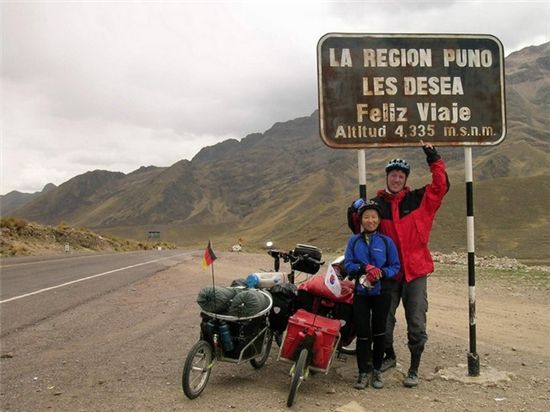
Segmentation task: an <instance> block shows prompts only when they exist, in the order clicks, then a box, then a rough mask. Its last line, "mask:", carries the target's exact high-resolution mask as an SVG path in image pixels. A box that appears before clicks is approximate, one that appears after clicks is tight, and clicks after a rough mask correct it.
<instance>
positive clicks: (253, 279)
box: [245, 273, 260, 288]
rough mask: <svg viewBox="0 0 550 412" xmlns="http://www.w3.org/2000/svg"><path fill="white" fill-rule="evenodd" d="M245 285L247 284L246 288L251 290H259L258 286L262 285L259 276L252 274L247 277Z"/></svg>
mask: <svg viewBox="0 0 550 412" xmlns="http://www.w3.org/2000/svg"><path fill="white" fill-rule="evenodd" d="M245 283H246V286H248V287H249V288H257V287H258V285H259V284H260V278H259V277H258V275H257V274H255V273H251V274H250V275H248V276H247V277H246V279H245Z"/></svg>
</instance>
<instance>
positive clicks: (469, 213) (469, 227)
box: [464, 146, 479, 376]
mask: <svg viewBox="0 0 550 412" xmlns="http://www.w3.org/2000/svg"><path fill="white" fill-rule="evenodd" d="M464 174H465V177H466V179H465V180H466V236H467V239H468V241H467V243H468V303H469V304H468V312H469V315H470V316H469V318H470V351H469V352H468V375H470V376H479V356H478V354H477V349H476V263H475V242H474V186H473V168H472V148H471V147H470V146H468V147H465V148H464Z"/></svg>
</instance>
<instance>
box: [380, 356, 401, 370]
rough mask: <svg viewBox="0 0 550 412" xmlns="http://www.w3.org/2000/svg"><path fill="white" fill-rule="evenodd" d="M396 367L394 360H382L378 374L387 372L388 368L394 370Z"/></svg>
mask: <svg viewBox="0 0 550 412" xmlns="http://www.w3.org/2000/svg"><path fill="white" fill-rule="evenodd" d="M396 365H397V360H396V359H395V358H384V360H383V361H382V366H381V367H380V372H384V371H387V370H388V369H390V368H395V366H396Z"/></svg>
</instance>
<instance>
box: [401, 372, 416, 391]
mask: <svg viewBox="0 0 550 412" xmlns="http://www.w3.org/2000/svg"><path fill="white" fill-rule="evenodd" d="M403 385H405V387H407V388H414V387H415V386H416V385H418V373H417V372H416V371H409V373H408V374H407V376H406V377H405V379H404V380H403Z"/></svg>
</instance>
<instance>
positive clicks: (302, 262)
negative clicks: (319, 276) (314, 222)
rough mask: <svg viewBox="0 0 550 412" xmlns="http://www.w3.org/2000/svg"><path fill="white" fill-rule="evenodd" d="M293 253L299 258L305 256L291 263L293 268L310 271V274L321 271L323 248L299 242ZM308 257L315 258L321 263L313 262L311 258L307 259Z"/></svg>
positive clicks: (299, 270)
mask: <svg viewBox="0 0 550 412" xmlns="http://www.w3.org/2000/svg"><path fill="white" fill-rule="evenodd" d="M293 255H294V256H295V257H297V258H300V257H301V258H303V259H297V260H296V261H294V262H292V263H291V265H290V266H291V268H292V269H293V270H296V271H298V272H305V273H309V274H310V275H314V274H316V273H317V272H318V271H319V268H320V267H321V265H320V262H321V257H322V252H321V249H319V248H318V247H316V246H311V245H302V244H298V245H296V248H295V249H294V253H293ZM307 257H310V258H312V259H315V260H316V261H318V262H319V263H314V262H311V261H310V260H309V259H306V258H307Z"/></svg>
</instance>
